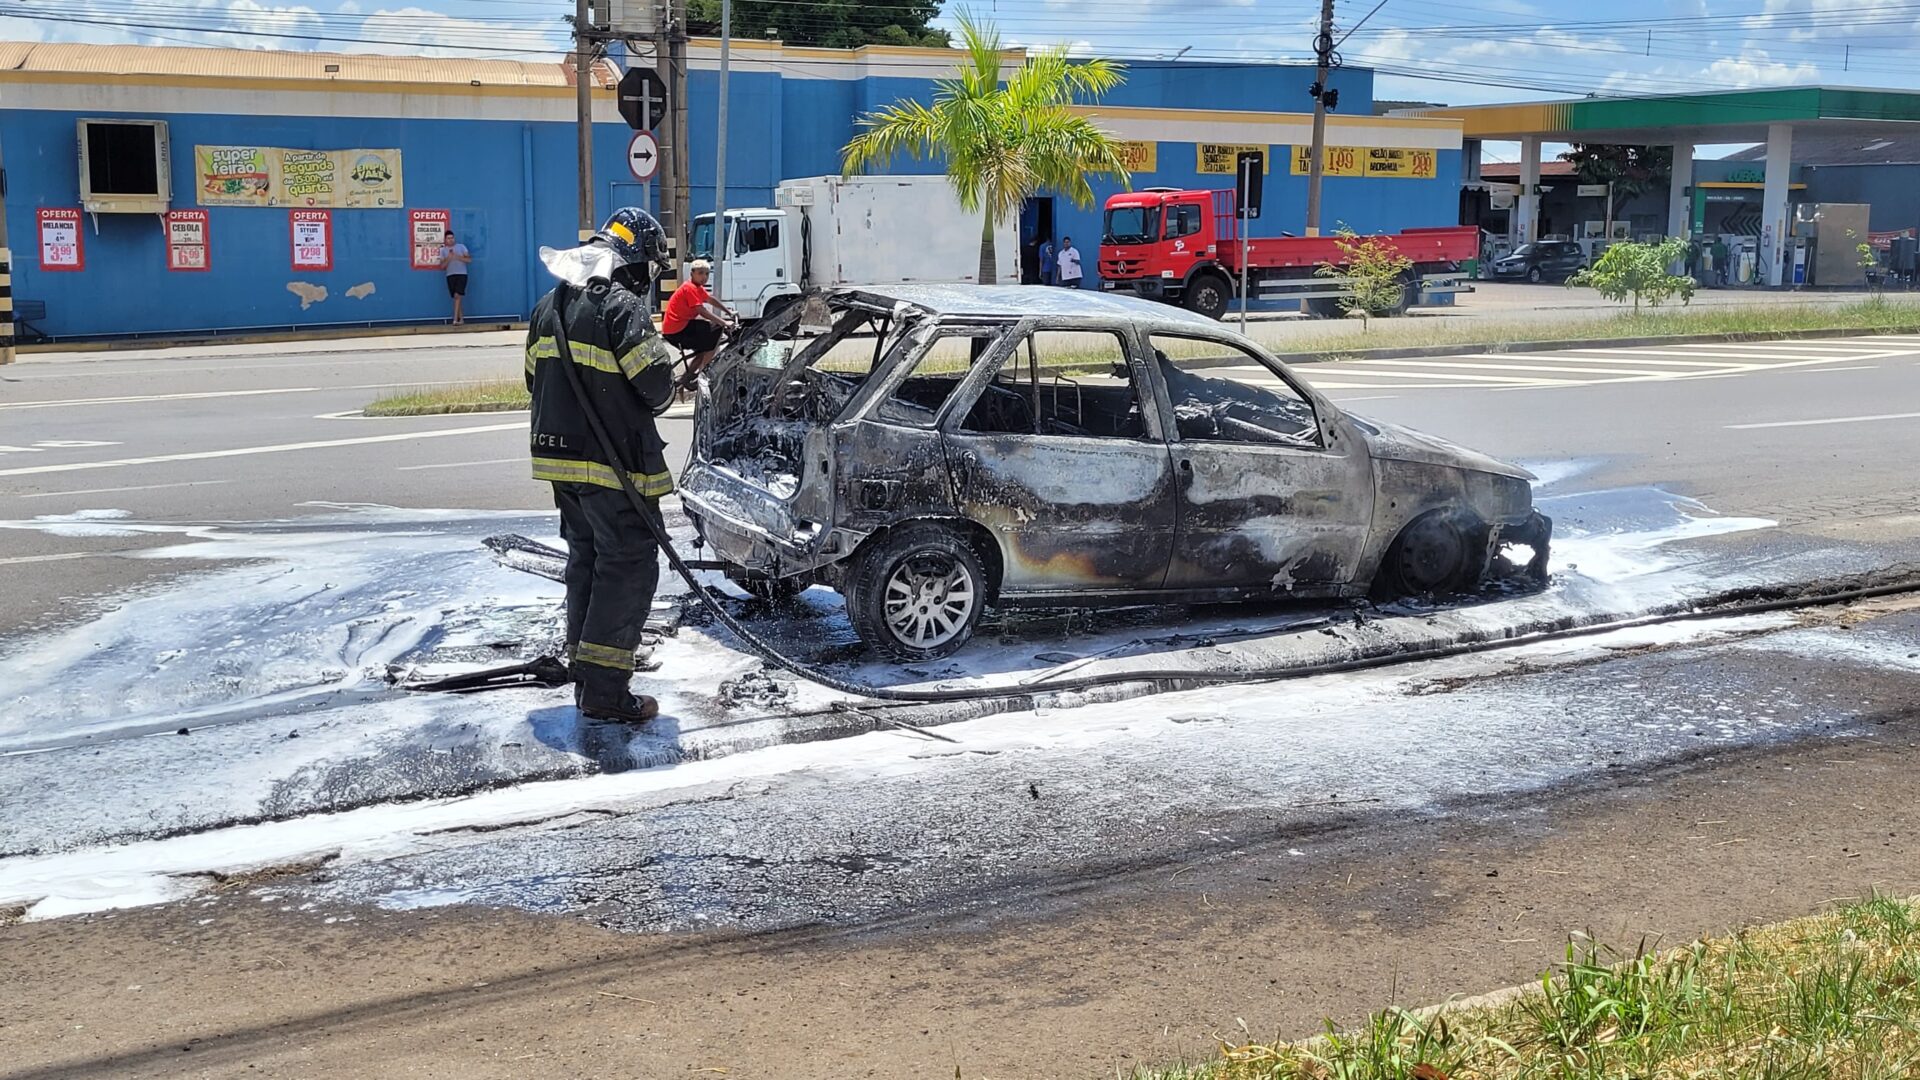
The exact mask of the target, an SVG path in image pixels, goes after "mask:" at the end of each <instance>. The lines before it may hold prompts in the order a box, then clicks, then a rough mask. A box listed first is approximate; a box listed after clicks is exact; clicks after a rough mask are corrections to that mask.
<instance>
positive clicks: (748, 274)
mask: <svg viewBox="0 0 1920 1080" xmlns="http://www.w3.org/2000/svg"><path fill="white" fill-rule="evenodd" d="M773 201H774V203H775V204H776V205H774V206H771V207H757V208H752V209H742V210H728V211H727V227H728V231H729V233H730V235H731V240H732V242H731V244H729V245H728V246H727V247H726V248H725V249H723V250H726V251H727V252H728V254H727V256H726V258H725V262H724V265H721V266H719V267H718V269H719V276H720V292H719V293H718V294H717V299H719V300H720V302H721V303H723V304H726V305H727V306H728V307H731V308H733V309H734V310H735V311H738V312H739V313H740V317H741V318H742V319H748V320H751V319H758V318H762V317H764V316H766V315H770V314H772V313H773V312H774V311H777V310H779V309H780V307H781V306H783V305H785V304H788V303H791V302H792V298H797V297H798V296H799V295H800V294H801V293H802V292H805V291H807V290H810V289H828V288H834V287H837V286H842V285H898V284H902V283H905V282H958V281H975V280H978V278H979V276H980V230H981V226H982V224H983V222H984V218H983V216H982V214H980V213H968V212H966V211H965V210H962V209H961V208H960V198H959V196H957V195H955V194H954V193H953V187H952V185H950V184H948V183H947V178H946V177H944V176H853V177H846V178H842V177H838V176H813V177H808V178H806V179H803V180H785V181H782V182H781V184H780V186H779V187H778V188H776V189H775V191H774V198H773ZM713 234H714V228H713V215H712V214H701V215H700V216H699V217H696V218H694V219H693V239H692V243H691V244H690V245H689V246H690V247H691V249H692V251H691V254H692V256H693V257H694V258H699V259H712V260H714V261H715V262H716V263H718V262H720V260H719V259H718V258H716V257H715V256H714V254H713V251H714V242H713ZM994 262H995V269H994V276H995V280H996V281H997V282H998V283H999V284H1002V285H1017V284H1019V283H1020V247H1019V238H1018V236H1017V235H1016V233H1015V229H1014V224H1013V222H1011V221H1009V222H1006V223H1005V224H1002V225H1000V226H998V227H997V228H996V229H995V231H994Z"/></svg>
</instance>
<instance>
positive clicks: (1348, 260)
mask: <svg viewBox="0 0 1920 1080" xmlns="http://www.w3.org/2000/svg"><path fill="white" fill-rule="evenodd" d="M1333 243H1334V246H1335V247H1337V248H1339V249H1340V260H1341V261H1340V262H1337V263H1332V262H1324V263H1321V264H1320V265H1319V266H1316V267H1314V269H1313V273H1314V276H1315V277H1330V278H1346V279H1347V288H1348V290H1349V295H1347V296H1345V297H1342V298H1341V300H1340V310H1341V311H1342V312H1344V313H1346V314H1347V315H1350V316H1354V317H1356V318H1359V319H1361V320H1363V326H1364V320H1366V319H1370V318H1372V317H1373V316H1375V315H1391V314H1393V313H1395V312H1397V311H1399V310H1400V306H1401V303H1402V302H1403V301H1404V300H1405V298H1406V290H1407V276H1408V275H1409V274H1411V273H1412V271H1413V260H1412V259H1409V258H1407V257H1406V256H1405V255H1402V254H1400V249H1399V248H1397V247H1395V246H1393V241H1391V240H1389V239H1387V238H1386V237H1384V236H1361V235H1360V234H1359V233H1356V232H1354V231H1353V230H1352V229H1350V228H1347V227H1346V226H1344V225H1342V226H1341V227H1340V228H1339V229H1338V230H1336V231H1335V232H1334V240H1333Z"/></svg>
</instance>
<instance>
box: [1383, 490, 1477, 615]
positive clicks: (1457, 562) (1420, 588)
mask: <svg viewBox="0 0 1920 1080" xmlns="http://www.w3.org/2000/svg"><path fill="white" fill-rule="evenodd" d="M1473 534H1474V530H1472V529H1470V528H1468V527H1467V526H1466V524H1465V523H1463V522H1462V521H1460V519H1459V518H1458V516H1457V515H1455V514H1452V513H1449V512H1447V511H1445V510H1435V511H1432V512H1431V513H1426V514H1422V515H1421V516H1419V517H1417V518H1415V519H1413V520H1412V521H1410V522H1408V523H1407V527H1406V528H1404V529H1401V530H1400V535H1399V536H1396V537H1394V538H1393V544H1392V545H1391V546H1390V547H1388V548H1387V554H1386V556H1385V557H1384V558H1382V559H1381V560H1380V569H1379V571H1378V572H1377V573H1375V574H1374V577H1373V595H1374V598H1375V599H1381V600H1391V599H1396V598H1398V597H1402V596H1431V595H1433V594H1435V593H1450V592H1457V591H1458V590H1460V589H1461V588H1464V587H1465V586H1466V585H1467V583H1468V582H1467V577H1468V575H1469V574H1471V573H1472V572H1473V570H1474V566H1475V557H1476V549H1475V540H1474V535H1473Z"/></svg>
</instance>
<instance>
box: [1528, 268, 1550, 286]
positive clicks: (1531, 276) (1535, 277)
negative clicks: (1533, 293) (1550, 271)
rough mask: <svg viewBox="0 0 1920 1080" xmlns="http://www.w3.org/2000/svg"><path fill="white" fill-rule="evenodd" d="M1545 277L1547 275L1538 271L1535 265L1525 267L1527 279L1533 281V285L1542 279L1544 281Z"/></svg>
mask: <svg viewBox="0 0 1920 1080" xmlns="http://www.w3.org/2000/svg"><path fill="white" fill-rule="evenodd" d="M1546 279H1547V275H1546V274H1544V273H1542V272H1541V271H1540V268H1539V267H1537V266H1529V267H1527V280H1528V281H1530V282H1532V283H1533V284H1535V285H1538V284H1540V283H1541V282H1542V281H1545V280H1546Z"/></svg>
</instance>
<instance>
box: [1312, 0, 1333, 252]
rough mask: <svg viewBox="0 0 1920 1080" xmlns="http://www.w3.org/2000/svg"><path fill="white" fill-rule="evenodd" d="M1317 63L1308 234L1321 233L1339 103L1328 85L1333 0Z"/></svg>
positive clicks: (1325, 2) (1324, 16)
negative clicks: (1332, 114)
mask: <svg viewBox="0 0 1920 1080" xmlns="http://www.w3.org/2000/svg"><path fill="white" fill-rule="evenodd" d="M1313 53H1314V56H1315V57H1316V58H1317V63H1316V64H1315V66H1314V69H1313V91H1312V93H1313V147H1312V151H1311V153H1312V157H1311V159H1310V160H1308V162H1307V229H1306V235H1308V236H1319V235H1320V181H1321V180H1322V179H1323V178H1324V177H1325V174H1326V157H1327V110H1328V109H1330V108H1333V107H1335V105H1337V104H1338V102H1339V100H1340V97H1339V95H1338V93H1336V92H1335V91H1333V90H1332V89H1331V88H1329V87H1328V86H1327V77H1328V76H1329V75H1330V74H1331V73H1332V71H1333V0H1320V33H1319V34H1318V35H1316V36H1315V37H1314V39H1313Z"/></svg>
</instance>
